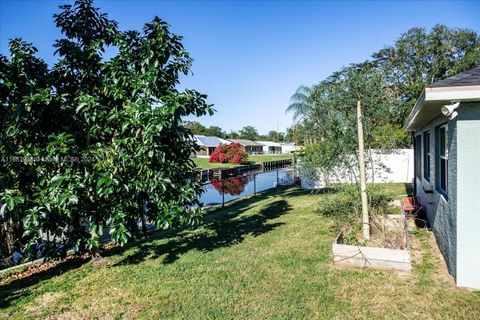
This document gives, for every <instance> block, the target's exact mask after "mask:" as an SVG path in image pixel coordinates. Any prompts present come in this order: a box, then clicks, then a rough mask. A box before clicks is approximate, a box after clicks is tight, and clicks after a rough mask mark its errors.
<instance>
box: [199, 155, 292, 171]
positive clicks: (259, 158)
mask: <svg viewBox="0 0 480 320" xmlns="http://www.w3.org/2000/svg"><path fill="white" fill-rule="evenodd" d="M291 158H292V156H291V155H289V154H279V155H254V156H248V161H249V162H251V163H262V162H266V161H274V160H284V159H291ZM193 161H194V162H195V163H196V164H197V167H199V168H202V169H211V168H224V167H233V166H234V165H233V164H231V163H210V162H208V158H193Z"/></svg>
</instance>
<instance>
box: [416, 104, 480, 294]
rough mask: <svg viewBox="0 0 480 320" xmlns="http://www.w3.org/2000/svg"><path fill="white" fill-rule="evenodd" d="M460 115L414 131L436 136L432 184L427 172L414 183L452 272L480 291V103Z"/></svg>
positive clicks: (459, 282) (432, 143)
mask: <svg viewBox="0 0 480 320" xmlns="http://www.w3.org/2000/svg"><path fill="white" fill-rule="evenodd" d="M457 112H458V116H457V117H456V118H455V119H453V120H448V119H447V118H446V117H444V116H440V117H438V118H436V119H435V120H433V121H432V122H431V123H429V124H428V125H426V126H424V127H422V128H420V129H419V130H417V131H416V132H415V135H419V134H423V133H424V132H425V131H426V130H429V131H430V132H431V136H430V139H431V141H430V153H431V155H432V157H431V163H430V168H431V170H430V182H428V181H426V180H425V179H424V178H423V172H422V175H421V176H422V177H421V178H419V177H416V178H415V183H416V189H417V197H418V198H419V200H420V203H421V204H422V205H423V206H425V208H426V213H427V218H428V221H429V224H430V226H431V228H432V230H433V232H434V233H435V237H436V239H437V243H438V246H439V248H440V250H441V252H442V254H443V256H444V258H445V261H446V262H447V265H448V270H449V272H450V273H451V274H452V275H453V276H454V277H455V280H456V282H457V285H458V286H461V287H468V288H477V289H480V102H475V103H462V104H461V105H460V107H459V108H458V109H457ZM443 123H448V140H449V141H448V148H449V157H448V194H447V195H444V194H442V193H441V192H439V191H438V180H439V176H438V170H439V169H438V162H437V159H438V158H437V146H438V141H437V137H436V134H435V128H436V127H437V126H439V125H441V124H443ZM422 149H423V146H422ZM422 161H423V157H422ZM421 168H422V170H423V163H422V166H421Z"/></svg>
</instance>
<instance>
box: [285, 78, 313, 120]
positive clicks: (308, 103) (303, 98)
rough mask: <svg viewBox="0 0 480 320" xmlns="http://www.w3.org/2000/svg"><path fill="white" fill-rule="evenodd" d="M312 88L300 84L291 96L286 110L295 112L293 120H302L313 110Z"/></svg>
mask: <svg viewBox="0 0 480 320" xmlns="http://www.w3.org/2000/svg"><path fill="white" fill-rule="evenodd" d="M311 95H312V88H310V87H307V86H300V87H298V88H297V90H296V91H295V93H294V94H293V95H292V97H291V98H290V105H289V106H288V108H287V110H286V112H287V113H288V112H292V113H293V120H294V121H300V120H302V119H305V118H306V117H308V115H309V114H310V113H311V112H312V109H313V104H312V100H311Z"/></svg>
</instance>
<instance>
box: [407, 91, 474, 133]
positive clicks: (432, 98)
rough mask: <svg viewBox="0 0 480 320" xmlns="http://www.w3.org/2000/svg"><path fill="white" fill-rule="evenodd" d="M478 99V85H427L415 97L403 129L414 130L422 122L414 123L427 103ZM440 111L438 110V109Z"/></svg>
mask: <svg viewBox="0 0 480 320" xmlns="http://www.w3.org/2000/svg"><path fill="white" fill-rule="evenodd" d="M467 101H480V85H475V86H456V87H455V86H454V87H427V88H425V89H424V90H423V91H422V94H421V95H420V97H419V98H418V99H417V102H416V103H415V106H414V107H413V109H412V112H410V115H409V116H408V118H407V121H406V122H405V125H404V130H406V131H415V130H417V129H418V128H419V127H420V126H421V125H422V123H416V120H417V118H418V116H419V115H420V114H421V113H422V111H423V110H424V109H425V108H424V107H425V105H427V104H429V103H436V104H440V103H445V104H448V103H454V102H467ZM438 112H439V113H440V110H438Z"/></svg>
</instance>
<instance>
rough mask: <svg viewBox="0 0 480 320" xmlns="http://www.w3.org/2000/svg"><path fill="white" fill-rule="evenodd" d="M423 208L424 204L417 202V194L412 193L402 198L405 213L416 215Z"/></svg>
mask: <svg viewBox="0 0 480 320" xmlns="http://www.w3.org/2000/svg"><path fill="white" fill-rule="evenodd" d="M422 208H423V207H422V205H420V203H418V202H417V200H416V199H415V196H413V195H410V196H408V197H404V198H402V211H403V213H405V215H416V214H417V213H418V212H419V211H420V210H422Z"/></svg>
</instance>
